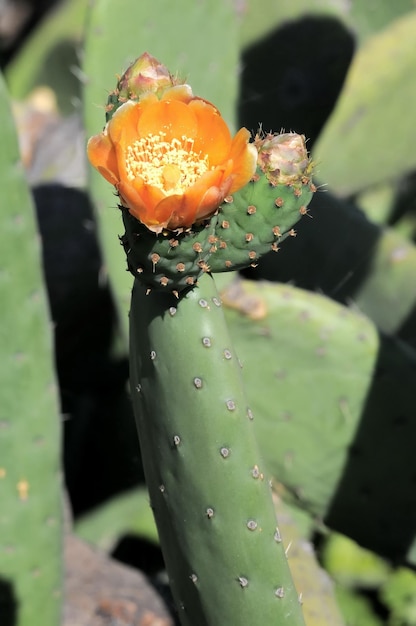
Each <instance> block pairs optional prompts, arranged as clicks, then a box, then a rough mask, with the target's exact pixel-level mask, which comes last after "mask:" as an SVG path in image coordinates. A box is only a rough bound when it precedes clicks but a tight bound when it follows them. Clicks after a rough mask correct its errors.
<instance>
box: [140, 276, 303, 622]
mask: <svg viewBox="0 0 416 626" xmlns="http://www.w3.org/2000/svg"><path fill="white" fill-rule="evenodd" d="M130 331H131V339H130V358H131V393H132V397H133V403H134V406H135V413H136V418H137V421H138V429H139V435H140V442H141V450H142V455H143V462H144V466H145V472H146V476H147V482H148V486H149V491H150V498H151V506H152V508H153V510H154V513H155V518H156V520H157V524H158V528H159V533H160V539H161V544H162V549H163V552H164V556H165V560H166V564H167V568H168V571H169V573H170V581H171V585H172V589H173V593H174V596H175V599H176V603H177V606H178V609H179V616H180V619H181V623H183V624H184V625H189V626H194V625H195V624H198V625H199V626H205V625H207V626H208V625H209V626H214V624H215V625H217V624H218V623H222V624H239V625H240V626H257V625H258V624H259V623H263V624H266V623H267V624H284V623H290V624H291V626H297V625H301V624H303V618H302V615H301V610H300V606H299V602H298V595H297V593H296V590H295V589H294V587H293V583H292V581H291V577H290V573H289V568H288V564H287V561H286V556H285V553H284V548H283V545H282V543H281V535H280V532H279V529H278V528H277V526H276V518H275V513H274V509H273V503H272V500H271V494H270V487H269V484H268V475H267V473H266V472H265V471H264V468H263V462H262V459H261V457H260V455H259V452H258V450H257V445H256V442H255V435H254V428H253V421H254V420H255V419H256V416H255V415H253V413H252V412H251V409H250V407H249V406H248V404H247V399H246V396H245V393H244V390H243V387H242V381H241V373H240V363H239V361H238V358H237V355H236V353H235V352H234V350H233V348H232V345H231V340H230V337H229V335H228V332H227V328H226V326H225V321H224V317H223V311H222V304H221V300H220V298H219V296H218V293H217V291H216V289H215V286H214V283H213V280H212V278H211V277H210V276H208V275H205V276H203V277H202V278H201V279H200V282H199V286H198V287H196V288H194V289H192V290H191V291H189V292H188V293H187V294H186V295H184V296H183V297H182V299H180V300H179V302H178V300H177V299H176V298H175V297H174V296H173V295H171V294H165V293H160V292H156V291H154V292H151V293H150V294H149V295H146V288H145V287H144V286H142V285H141V284H140V283H139V282H138V280H136V281H135V286H134V290H133V298H132V308H131V312H130Z"/></svg>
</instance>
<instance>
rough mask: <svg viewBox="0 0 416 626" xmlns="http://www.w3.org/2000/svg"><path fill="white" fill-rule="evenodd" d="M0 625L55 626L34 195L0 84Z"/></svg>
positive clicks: (56, 461) (50, 425)
mask: <svg viewBox="0 0 416 626" xmlns="http://www.w3.org/2000/svg"><path fill="white" fill-rule="evenodd" d="M0 117H1V119H2V121H3V123H2V129H1V143H2V149H1V150H0V179H1V188H2V194H3V202H2V210H1V215H0V223H1V226H0V247H1V261H0V301H1V324H0V363H1V368H0V387H1V393H2V402H1V405H0V502H1V506H0V623H1V624H3V623H5V624H10V623H11V624H13V626H28V625H29V624H30V626H57V624H59V622H60V605H61V595H62V594H61V558H62V557H61V492H60V488H61V478H60V424H59V408H58V402H57V393H56V386H55V377H54V371H53V356H52V352H53V348H52V334H51V331H52V327H51V324H50V321H49V319H48V310H47V304H46V298H45V292H44V289H43V283H42V272H41V254H40V245H39V239H38V234H37V229H36V225H35V220H34V211H33V204H32V201H31V197H30V194H29V191H28V188H27V186H26V183H25V178H24V173H23V169H22V165H21V163H20V159H19V152H18V147H17V140H16V136H15V131H14V127H13V120H12V117H11V113H10V110H9V103H8V99H7V94H6V90H5V87H4V83H3V81H2V80H1V81H0Z"/></svg>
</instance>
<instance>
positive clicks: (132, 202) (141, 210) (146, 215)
mask: <svg viewBox="0 0 416 626" xmlns="http://www.w3.org/2000/svg"><path fill="white" fill-rule="evenodd" d="M118 190H119V193H120V196H122V199H123V200H124V202H123V204H124V205H125V206H126V207H127V208H128V209H129V211H130V213H131V214H132V215H134V217H136V218H137V219H138V220H139V221H140V222H142V223H143V224H145V225H146V226H148V225H150V224H155V223H158V219H157V218H156V216H155V211H156V207H157V205H158V204H159V203H160V202H161V200H163V199H164V198H165V194H164V193H163V191H161V190H160V189H158V188H157V187H154V186H153V185H146V184H145V183H143V181H142V180H141V179H140V178H136V179H134V181H128V180H122V181H121V182H120V184H119V185H118Z"/></svg>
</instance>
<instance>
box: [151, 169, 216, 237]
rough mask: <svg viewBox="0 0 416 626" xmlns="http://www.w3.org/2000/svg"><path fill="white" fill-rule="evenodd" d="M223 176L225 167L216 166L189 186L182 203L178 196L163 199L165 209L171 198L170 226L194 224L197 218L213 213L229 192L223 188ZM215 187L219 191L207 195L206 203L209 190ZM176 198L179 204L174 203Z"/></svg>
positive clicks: (177, 226)
mask: <svg viewBox="0 0 416 626" xmlns="http://www.w3.org/2000/svg"><path fill="white" fill-rule="evenodd" d="M223 176H224V172H223V169H221V168H216V169H215V170H211V171H209V172H206V173H205V174H203V176H201V178H199V179H198V181H197V182H196V183H195V184H194V185H192V187H189V189H187V190H186V192H185V193H184V194H183V196H182V198H181V200H180V203H179V202H178V197H177V196H169V197H168V198H166V200H163V202H162V203H161V204H162V205H163V208H164V209H166V207H167V206H168V202H167V201H168V200H170V204H171V206H170V211H171V216H170V218H169V228H179V227H181V226H183V227H188V226H192V224H194V223H195V221H196V220H197V219H202V218H203V217H208V216H209V215H212V214H213V213H214V212H215V210H216V209H217V208H218V207H219V205H220V204H221V202H222V201H223V200H224V197H225V195H226V194H227V193H228V189H227V191H225V192H223V190H222V183H223ZM213 188H215V189H218V190H219V193H218V194H215V197H214V193H213V191H211V192H210V193H209V194H208V195H207V197H206V201H205V203H204V197H205V195H206V194H207V190H209V189H213ZM174 198H175V199H176V202H177V206H174V205H173V203H172V200H171V199H174ZM158 208H159V207H158Z"/></svg>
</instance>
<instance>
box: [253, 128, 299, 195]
mask: <svg viewBox="0 0 416 626" xmlns="http://www.w3.org/2000/svg"><path fill="white" fill-rule="evenodd" d="M254 143H255V145H256V148H257V150H258V153H259V155H258V161H257V164H258V165H259V167H260V168H261V169H262V171H263V172H264V173H265V174H266V176H267V178H268V180H269V182H270V183H272V184H273V185H277V184H283V185H292V184H295V183H298V182H300V180H301V179H302V177H303V176H305V174H306V173H308V171H309V169H310V161H309V158H308V152H307V150H306V145H305V137H304V136H303V135H298V134H297V133H282V134H280V135H272V134H268V135H266V137H264V139H261V138H260V137H259V136H258V135H257V137H256V140H255V142H254Z"/></svg>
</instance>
